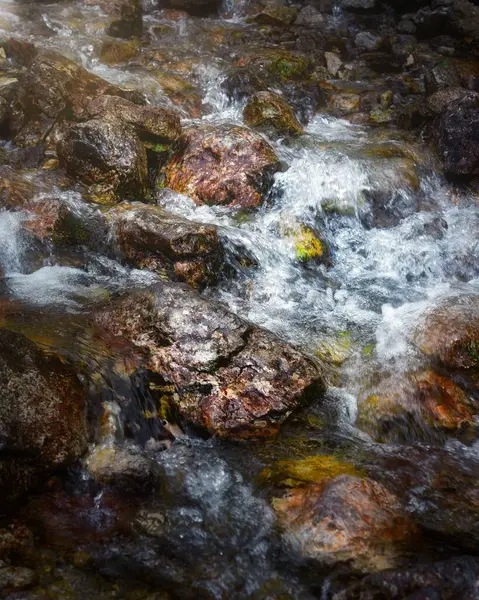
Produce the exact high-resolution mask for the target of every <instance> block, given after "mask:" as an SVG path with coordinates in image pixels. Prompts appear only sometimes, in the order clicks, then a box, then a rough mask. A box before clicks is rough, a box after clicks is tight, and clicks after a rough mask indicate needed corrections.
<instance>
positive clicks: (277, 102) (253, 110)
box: [243, 92, 303, 135]
mask: <svg viewBox="0 0 479 600" xmlns="http://www.w3.org/2000/svg"><path fill="white" fill-rule="evenodd" d="M243 117H244V121H245V123H246V124H247V125H249V126H250V127H253V128H254V129H259V130H262V131H266V132H270V133H271V132H273V133H276V134H278V135H300V134H301V133H303V128H302V126H301V124H300V123H299V121H298V119H297V118H296V116H295V114H294V112H293V110H292V109H291V107H290V106H289V105H288V104H287V103H286V102H285V101H284V100H283V98H282V97H281V96H279V95H278V94H274V93H273V92H258V93H256V94H254V96H252V98H251V99H250V100H249V102H248V104H247V105H246V106H245V108H244V111H243Z"/></svg>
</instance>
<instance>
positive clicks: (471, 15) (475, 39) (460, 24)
mask: <svg viewBox="0 0 479 600" xmlns="http://www.w3.org/2000/svg"><path fill="white" fill-rule="evenodd" d="M451 17H452V18H451V23H450V24H451V26H452V27H453V29H454V31H455V33H457V34H459V35H461V36H463V37H464V38H466V41H468V42H469V44H470V51H471V52H472V54H474V55H475V56H478V55H479V50H478V48H479V7H478V6H477V3H476V2H470V1H469V0H454V2H453V5H452V15H451Z"/></svg>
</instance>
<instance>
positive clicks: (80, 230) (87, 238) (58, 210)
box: [23, 194, 106, 247]
mask: <svg viewBox="0 0 479 600" xmlns="http://www.w3.org/2000/svg"><path fill="white" fill-rule="evenodd" d="M23 210H26V211H28V213H29V215H28V217H27V218H26V220H25V221H24V227H25V228H26V229H27V230H28V231H29V232H30V233H32V234H33V236H34V237H35V238H36V239H37V240H38V241H40V242H50V243H52V244H53V245H54V246H56V247H62V246H76V245H81V246H88V247H100V246H101V245H102V244H103V241H104V236H105V232H106V224H105V220H104V218H103V216H102V215H101V213H100V212H99V211H95V210H94V209H91V208H90V207H89V206H88V205H86V204H85V205H84V204H83V201H82V200H81V199H80V198H78V197H76V195H75V194H71V196H70V195H66V197H62V196H61V195H58V196H54V195H43V194H41V195H37V196H35V197H34V198H33V199H32V200H31V201H29V202H25V204H24V205H23Z"/></svg>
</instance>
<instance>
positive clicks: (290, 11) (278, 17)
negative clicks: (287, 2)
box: [248, 4, 298, 27]
mask: <svg viewBox="0 0 479 600" xmlns="http://www.w3.org/2000/svg"><path fill="white" fill-rule="evenodd" d="M297 14H298V11H297V9H295V8H292V7H289V6H281V5H279V4H266V6H265V7H264V8H263V9H262V10H261V12H259V13H258V14H257V15H255V16H254V17H251V18H250V19H248V21H254V22H255V23H259V24H260V25H275V26H279V27H281V26H287V25H291V24H292V23H293V22H294V21H295V19H296V15H297ZM296 24H297V23H296Z"/></svg>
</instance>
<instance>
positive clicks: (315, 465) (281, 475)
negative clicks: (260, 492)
mask: <svg viewBox="0 0 479 600" xmlns="http://www.w3.org/2000/svg"><path fill="white" fill-rule="evenodd" d="M338 475H355V476H357V477H360V476H362V472H361V470H360V469H358V468H356V467H355V465H353V464H352V463H349V462H346V461H343V460H340V459H339V458H337V457H335V456H328V455H325V456H323V455H314V456H308V457H306V458H303V459H300V460H280V461H278V462H277V463H275V464H274V465H273V466H272V467H268V468H266V469H265V470H264V471H263V472H262V473H261V478H262V479H263V480H264V481H267V482H269V483H273V484H274V485H276V486H286V487H298V486H304V485H306V484H310V483H320V482H322V481H329V480H330V479H333V478H334V477H337V476H338Z"/></svg>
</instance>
